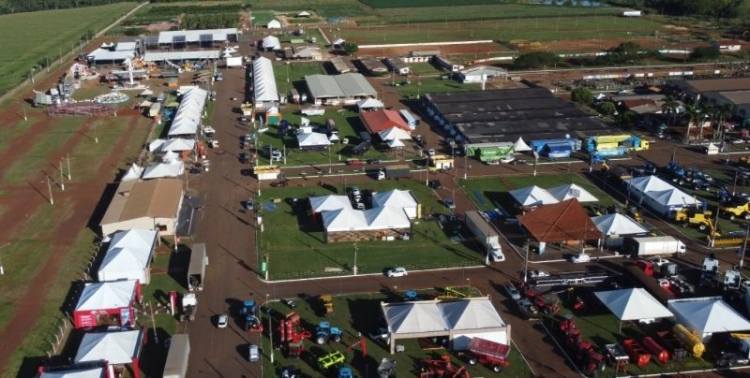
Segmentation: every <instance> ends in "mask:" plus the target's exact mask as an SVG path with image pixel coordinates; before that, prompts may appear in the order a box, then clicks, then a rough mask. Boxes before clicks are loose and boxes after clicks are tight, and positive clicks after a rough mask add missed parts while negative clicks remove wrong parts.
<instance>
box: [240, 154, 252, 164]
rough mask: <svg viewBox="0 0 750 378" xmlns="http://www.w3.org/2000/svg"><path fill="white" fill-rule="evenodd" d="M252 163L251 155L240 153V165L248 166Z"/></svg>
mask: <svg viewBox="0 0 750 378" xmlns="http://www.w3.org/2000/svg"><path fill="white" fill-rule="evenodd" d="M249 162H250V154H249V153H247V152H242V153H240V163H244V164H247V163H249Z"/></svg>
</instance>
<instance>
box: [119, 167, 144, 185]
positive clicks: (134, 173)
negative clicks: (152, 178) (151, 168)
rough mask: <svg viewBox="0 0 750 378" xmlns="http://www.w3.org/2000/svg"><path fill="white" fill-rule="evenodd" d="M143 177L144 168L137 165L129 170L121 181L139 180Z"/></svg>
mask: <svg viewBox="0 0 750 378" xmlns="http://www.w3.org/2000/svg"><path fill="white" fill-rule="evenodd" d="M141 175H143V167H139V166H138V165H136V164H135V163H133V165H131V166H130V168H128V171H127V172H125V174H124V175H123V176H122V178H121V179H120V181H130V180H138V179H140V178H141Z"/></svg>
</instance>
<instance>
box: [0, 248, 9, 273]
mask: <svg viewBox="0 0 750 378" xmlns="http://www.w3.org/2000/svg"><path fill="white" fill-rule="evenodd" d="M9 245H10V243H5V245H3V246H2V247H0V249H3V248H5V247H7V246H9ZM3 275H5V269H4V268H3V258H2V255H0V276H3Z"/></svg>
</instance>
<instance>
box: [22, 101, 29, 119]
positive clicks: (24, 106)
mask: <svg viewBox="0 0 750 378" xmlns="http://www.w3.org/2000/svg"><path fill="white" fill-rule="evenodd" d="M23 120H24V121H28V120H29V117H27V116H26V103H25V102H24V103H23Z"/></svg>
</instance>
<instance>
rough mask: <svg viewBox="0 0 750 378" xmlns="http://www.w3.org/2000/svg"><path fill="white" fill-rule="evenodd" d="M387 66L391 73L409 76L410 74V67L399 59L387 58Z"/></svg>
mask: <svg viewBox="0 0 750 378" xmlns="http://www.w3.org/2000/svg"><path fill="white" fill-rule="evenodd" d="M385 64H386V65H388V68H389V69H390V70H391V72H395V73H397V74H399V75H408V74H409V72H410V70H411V69H410V68H409V65H408V64H406V63H405V62H404V61H403V60H401V59H399V58H393V57H391V58H385Z"/></svg>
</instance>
